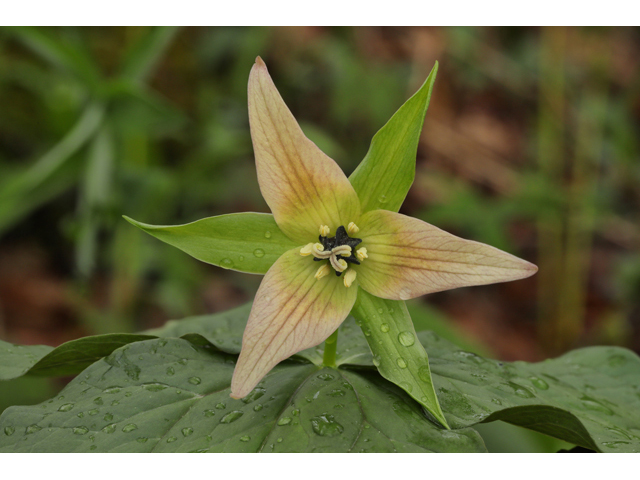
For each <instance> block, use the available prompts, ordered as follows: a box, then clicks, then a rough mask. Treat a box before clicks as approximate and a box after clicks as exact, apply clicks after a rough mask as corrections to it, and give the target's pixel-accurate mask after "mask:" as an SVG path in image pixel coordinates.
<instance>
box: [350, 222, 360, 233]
mask: <svg viewBox="0 0 640 480" xmlns="http://www.w3.org/2000/svg"><path fill="white" fill-rule="evenodd" d="M359 231H360V229H359V228H358V226H357V225H356V224H355V223H353V222H350V223H349V225H347V233H348V234H349V236H351V237H353V236H354V235H355V234H356V233H358V232H359Z"/></svg>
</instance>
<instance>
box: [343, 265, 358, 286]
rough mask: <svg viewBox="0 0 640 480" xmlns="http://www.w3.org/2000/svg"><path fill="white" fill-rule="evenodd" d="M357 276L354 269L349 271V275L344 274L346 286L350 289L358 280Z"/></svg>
mask: <svg viewBox="0 0 640 480" xmlns="http://www.w3.org/2000/svg"><path fill="white" fill-rule="evenodd" d="M356 275H357V272H356V271H355V270H354V269H353V268H350V269H349V270H347V273H345V274H344V286H345V287H347V288H349V287H350V286H351V284H352V283H353V281H354V280H355V279H356Z"/></svg>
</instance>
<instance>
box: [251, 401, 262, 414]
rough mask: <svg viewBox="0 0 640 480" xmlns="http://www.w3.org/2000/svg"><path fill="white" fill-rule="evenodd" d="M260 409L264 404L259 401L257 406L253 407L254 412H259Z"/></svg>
mask: <svg viewBox="0 0 640 480" xmlns="http://www.w3.org/2000/svg"><path fill="white" fill-rule="evenodd" d="M260 410H262V404H261V403H259V404H257V405H256V406H254V407H253V411H254V412H259V411H260Z"/></svg>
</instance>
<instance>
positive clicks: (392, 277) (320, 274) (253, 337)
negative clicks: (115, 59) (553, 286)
mask: <svg viewBox="0 0 640 480" xmlns="http://www.w3.org/2000/svg"><path fill="white" fill-rule="evenodd" d="M249 121H250V125H251V138H252V140H253V148H254V152H255V158H256V167H257V171H258V182H259V184H260V191H261V192H262V195H263V197H264V199H265V200H266V202H267V204H268V205H269V207H270V209H271V211H272V212H273V216H274V219H275V221H276V223H277V225H278V227H279V228H280V230H281V231H282V233H284V235H286V236H287V237H288V238H289V239H290V240H291V241H292V242H294V243H296V244H297V245H298V246H296V247H295V248H292V249H290V250H289V251H287V252H286V253H284V254H283V255H282V256H281V257H280V258H279V259H278V260H277V261H276V262H275V263H274V264H273V266H272V267H271V268H270V269H269V271H268V272H267V273H266V275H265V277H264V279H263V280H262V283H261V284H260V288H259V289H258V292H257V294H256V297H255V300H254V303H253V308H252V310H251V314H250V316H249V321H248V323H247V327H246V330H245V332H244V336H243V339H242V351H241V353H240V357H239V359H238V363H237V365H236V369H235V371H234V374H233V380H232V383H231V396H232V397H233V398H242V397H244V396H246V395H247V394H248V393H249V392H250V391H251V390H252V389H253V388H254V387H255V386H256V384H257V383H258V382H259V381H260V380H261V379H262V378H263V377H264V376H265V375H266V374H267V373H268V372H269V371H270V370H271V369H272V368H273V367H274V366H275V365H276V364H278V363H279V362H281V361H282V360H284V359H286V358H288V357H290V356H291V355H293V354H295V353H297V352H299V351H301V350H304V349H306V348H310V347H313V346H316V345H318V344H320V343H321V342H323V341H324V340H326V339H327V338H328V337H329V336H330V335H331V334H332V333H333V332H334V331H335V330H336V329H337V328H338V327H339V326H340V324H341V323H342V322H343V321H344V320H345V318H346V317H347V315H349V312H350V311H351V309H352V307H353V305H354V303H355V301H356V297H357V295H358V289H360V288H361V289H363V290H365V291H367V292H369V293H370V294H372V295H375V296H377V297H382V298H386V299H393V300H407V299H410V298H415V297H418V296H420V295H424V294H427V293H432V292H439V291H442V290H448V289H451V288H458V287H464V286H470V285H484V284H489V283H497V282H506V281H511V280H517V279H521V278H525V277H528V276H530V275H533V274H534V273H535V272H536V271H537V267H536V266H535V265H533V264H531V263H529V262H526V261H524V260H521V259H519V258H517V257H515V256H513V255H510V254H508V253H506V252H503V251H501V250H498V249H496V248H493V247H490V246H488V245H484V244H482V243H478V242H474V241H470V240H464V239H461V238H458V237H456V236H454V235H451V234H449V233H447V232H444V231H443V230H440V229H438V228H436V227H434V226H432V225H429V224H428V223H425V222H423V221H421V220H418V219H415V218H411V217H407V216H405V215H401V214H399V213H395V212H391V211H387V210H372V211H368V212H366V213H362V209H361V205H360V200H359V199H358V195H357V194H356V191H355V190H354V188H353V187H352V185H351V183H349V180H348V179H347V177H346V176H345V174H344V173H343V172H342V170H341V169H340V167H339V166H338V165H337V164H336V162H335V161H333V160H332V159H331V158H329V157H328V156H327V155H325V154H324V153H323V152H322V151H321V150H320V149H319V148H318V147H317V146H316V145H315V144H314V143H313V142H311V141H310V140H309V139H308V138H307V137H306V136H305V135H304V133H303V132H302V130H301V129H300V126H299V125H298V123H297V122H296V120H295V118H294V117H293V115H292V114H291V112H290V111H289V109H288V108H287V106H286V105H285V103H284V101H283V100H282V98H281V96H280V94H279V93H278V90H277V89H276V87H275V85H274V84H273V81H272V80H271V77H270V76H269V72H268V71H267V67H266V65H265V64H264V62H263V61H262V59H260V57H258V58H257V59H256V63H255V65H254V66H253V68H252V70H251V74H250V76H249ZM383 180H384V179H383Z"/></svg>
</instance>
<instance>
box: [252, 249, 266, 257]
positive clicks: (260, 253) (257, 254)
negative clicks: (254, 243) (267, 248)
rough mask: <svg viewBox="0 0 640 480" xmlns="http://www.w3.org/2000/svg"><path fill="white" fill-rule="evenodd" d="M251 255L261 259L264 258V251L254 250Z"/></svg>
mask: <svg viewBox="0 0 640 480" xmlns="http://www.w3.org/2000/svg"><path fill="white" fill-rule="evenodd" d="M253 255H254V256H256V257H258V258H262V257H264V250H262V249H261V248H256V249H255V250H254V251H253Z"/></svg>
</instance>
